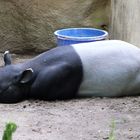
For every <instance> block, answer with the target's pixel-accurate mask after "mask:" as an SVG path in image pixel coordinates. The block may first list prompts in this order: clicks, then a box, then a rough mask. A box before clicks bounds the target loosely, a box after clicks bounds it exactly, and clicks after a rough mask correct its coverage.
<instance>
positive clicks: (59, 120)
mask: <svg viewBox="0 0 140 140" xmlns="http://www.w3.org/2000/svg"><path fill="white" fill-rule="evenodd" d="M14 58H17V56H15V55H14ZM21 58H22V59H21ZM25 58H29V57H27V56H20V57H18V58H17V59H15V60H14V61H15V62H19V61H22V60H24V59H25ZM1 64H2V61H1ZM112 121H114V122H115V137H116V140H140V97H125V98H88V99H74V100H70V101H55V102H47V101H38V100H36V101H34V100H29V101H24V102H21V103H17V104H0V137H1V136H2V133H3V129H4V127H5V123H6V122H15V123H16V124H17V126H18V128H17V131H16V132H15V133H14V135H13V140H108V137H109V133H110V131H111V126H110V125H111V124H112Z"/></svg>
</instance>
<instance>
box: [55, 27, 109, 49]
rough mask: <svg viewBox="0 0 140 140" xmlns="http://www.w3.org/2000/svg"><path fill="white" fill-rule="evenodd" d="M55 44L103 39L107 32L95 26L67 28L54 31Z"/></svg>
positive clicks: (61, 44)
mask: <svg viewBox="0 0 140 140" xmlns="http://www.w3.org/2000/svg"><path fill="white" fill-rule="evenodd" d="M54 34H55V36H56V39H57V46H66V45H70V44H77V43H85V42H93V41H100V40H105V39H107V38H108V32H107V31H104V30H100V29H95V28H67V29H61V30H57V31H55V32H54Z"/></svg>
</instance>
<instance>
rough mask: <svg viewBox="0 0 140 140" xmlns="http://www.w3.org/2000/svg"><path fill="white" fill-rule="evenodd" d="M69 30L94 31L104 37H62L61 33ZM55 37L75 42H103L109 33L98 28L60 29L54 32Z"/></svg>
mask: <svg viewBox="0 0 140 140" xmlns="http://www.w3.org/2000/svg"><path fill="white" fill-rule="evenodd" d="M68 30H90V31H91V30H92V31H99V32H102V33H103V34H102V35H97V36H91V37H74V36H69V35H61V34H60V32H62V31H68ZM54 34H55V36H57V38H58V39H63V40H75V41H92V40H102V39H106V38H107V37H108V32H107V31H105V30H102V29H97V28H65V29H59V30H56V31H55V32H54Z"/></svg>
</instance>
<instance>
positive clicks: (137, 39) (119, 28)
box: [110, 0, 140, 47]
mask: <svg viewBox="0 0 140 140" xmlns="http://www.w3.org/2000/svg"><path fill="white" fill-rule="evenodd" d="M111 9H112V16H111V25H110V37H111V39H121V40H124V41H128V42H130V43H132V44H134V45H136V46H138V47H140V0H111Z"/></svg>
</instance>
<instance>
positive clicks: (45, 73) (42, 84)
mask: <svg viewBox="0 0 140 140" xmlns="http://www.w3.org/2000/svg"><path fill="white" fill-rule="evenodd" d="M81 79H82V73H81V72H80V71H78V69H77V68H74V67H72V66H70V65H68V64H66V63H61V64H55V65H52V66H49V67H46V68H44V69H43V70H42V71H40V73H39V74H38V76H37V78H36V81H35V82H34V84H33V86H32V90H31V94H30V97H31V98H37V99H43V100H56V99H70V98H73V97H75V95H76V93H77V90H78V88H79V85H80V83H81Z"/></svg>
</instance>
